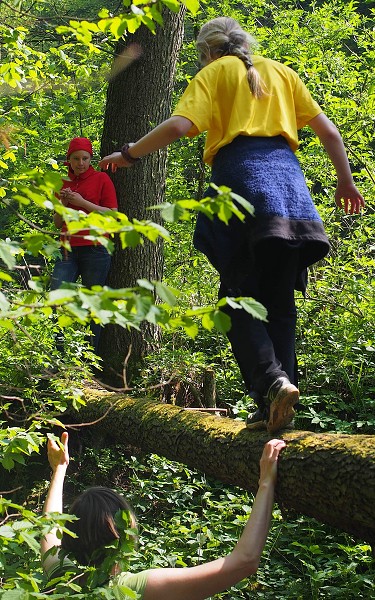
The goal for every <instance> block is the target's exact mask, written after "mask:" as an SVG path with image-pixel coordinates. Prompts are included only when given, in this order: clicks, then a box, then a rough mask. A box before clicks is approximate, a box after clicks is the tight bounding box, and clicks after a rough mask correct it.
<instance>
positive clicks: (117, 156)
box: [99, 152, 133, 173]
mask: <svg viewBox="0 0 375 600" xmlns="http://www.w3.org/2000/svg"><path fill="white" fill-rule="evenodd" d="M109 165H111V171H112V173H115V172H116V171H117V169H118V167H132V166H133V165H132V163H130V162H128V161H127V160H125V158H124V157H123V156H122V154H121V152H112V154H109V155H108V156H105V157H104V158H102V160H100V161H99V167H100V168H101V169H104V170H105V171H107V169H108V167H109Z"/></svg>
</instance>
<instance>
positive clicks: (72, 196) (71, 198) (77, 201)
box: [64, 188, 86, 206]
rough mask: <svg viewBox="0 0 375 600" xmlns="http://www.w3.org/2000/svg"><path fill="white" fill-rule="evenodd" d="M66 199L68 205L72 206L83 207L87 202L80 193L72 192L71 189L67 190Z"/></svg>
mask: <svg viewBox="0 0 375 600" xmlns="http://www.w3.org/2000/svg"><path fill="white" fill-rule="evenodd" d="M65 191H66V194H65V196H64V198H65V199H66V200H67V201H68V204H71V205H72V206H83V204H84V203H85V202H86V200H85V199H84V198H83V197H82V196H81V194H79V193H78V192H72V190H71V189H70V188H67V189H66V190H65Z"/></svg>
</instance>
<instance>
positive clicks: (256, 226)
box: [100, 17, 364, 433]
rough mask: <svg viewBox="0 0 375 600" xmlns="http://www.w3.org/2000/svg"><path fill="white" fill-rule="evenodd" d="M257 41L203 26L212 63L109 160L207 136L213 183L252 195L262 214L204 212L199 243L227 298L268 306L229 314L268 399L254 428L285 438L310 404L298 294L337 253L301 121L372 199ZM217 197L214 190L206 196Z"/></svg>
mask: <svg viewBox="0 0 375 600" xmlns="http://www.w3.org/2000/svg"><path fill="white" fill-rule="evenodd" d="M251 43H252V38H251V36H249V34H248V33H246V32H245V31H244V30H243V29H242V28H241V26H240V25H239V24H238V23H237V21H235V20H234V19H231V18H229V17H219V18H216V19H213V20H212V21H209V22H208V23H206V24H205V25H203V27H202V29H201V30H200V32H199V34H198V38H197V49H198V54H199V58H200V62H201V64H202V65H203V68H202V69H201V71H200V72H199V73H198V74H197V75H196V76H195V77H194V79H193V80H192V81H191V82H190V83H189V85H188V87H187V88H186V90H185V92H184V94H183V96H182V97H181V99H180V101H179V102H178V104H177V107H176V109H175V110H174V112H173V115H172V116H171V117H170V118H169V119H167V120H166V121H164V122H163V123H161V124H160V125H159V126H158V127H156V128H155V129H154V130H152V131H151V132H150V133H148V134H147V135H146V136H144V137H143V138H141V139H140V140H139V141H138V142H136V143H135V144H125V145H124V146H123V148H122V149H121V152H114V153H113V154H111V155H110V156H106V157H105V158H103V159H102V160H101V162H100V166H101V167H102V168H107V167H108V165H109V164H111V165H112V169H113V170H116V169H117V167H130V166H132V165H133V164H134V163H136V162H137V161H138V160H139V159H140V157H142V156H144V155H146V154H148V153H150V152H154V151H155V150H158V149H159V148H162V147H164V146H166V145H168V144H170V143H171V142H173V141H174V140H176V139H178V138H180V137H182V136H184V135H187V136H195V135H197V134H198V133H200V132H207V136H206V144H205V149H204V160H205V162H206V163H207V164H209V165H212V173H211V182H213V183H215V184H216V185H218V186H221V185H225V186H227V187H229V188H231V190H232V191H233V192H235V193H237V194H239V195H240V196H242V197H244V198H245V199H246V200H248V201H249V202H250V203H251V204H252V205H253V206H254V209H255V218H253V217H252V216H249V215H247V216H246V219H245V220H244V221H240V220H239V219H238V218H236V217H232V218H231V219H230V222H229V225H228V226H226V225H225V224H224V223H223V222H222V221H219V219H217V218H215V219H213V220H212V221H211V220H210V219H208V218H207V217H205V216H204V215H202V214H199V216H198V219H197V226H196V230H195V235H194V244H195V246H196V248H198V249H199V250H201V251H202V252H204V253H205V254H206V256H207V257H208V259H209V260H210V262H211V263H212V264H213V266H214V267H215V268H216V269H217V271H218V272H219V274H220V282H221V285H220V291H219V295H220V297H226V296H229V297H239V296H250V297H253V298H255V299H256V300H258V301H259V302H261V303H262V304H263V305H264V306H265V307H266V308H267V313H268V316H267V322H262V321H260V320H257V319H254V318H253V317H252V316H251V315H250V314H248V313H247V312H246V311H244V310H236V309H233V308H231V307H229V306H227V308H226V309H225V310H226V312H227V313H228V314H229V315H230V317H231V329H230V331H229V333H228V337H229V340H230V342H231V345H232V349H233V353H234V355H235V357H236V360H237V362H238V365H239V367H240V369H241V373H242V376H243V379H244V382H245V385H246V387H247V389H248V391H249V393H250V394H251V395H252V396H253V398H254V400H255V402H256V404H257V406H258V409H257V410H256V411H255V413H254V414H252V415H249V418H248V423H247V424H248V427H249V428H253V429H257V428H258V429H260V428H267V430H268V432H269V433H274V432H275V431H278V430H279V429H281V428H283V427H286V426H287V425H289V424H290V422H291V421H292V419H293V415H294V406H295V405H296V404H297V403H298V399H299V391H298V378H297V366H296V365H297V363H296V357H295V329H296V307H295V300H294V290H295V289H298V290H301V291H302V292H305V289H306V282H307V267H308V266H310V265H312V264H313V263H314V262H316V261H318V260H320V259H321V258H323V257H324V256H325V255H326V254H327V252H328V251H329V243H328V239H327V236H326V234H325V231H324V227H323V223H322V221H321V218H320V216H319V214H318V212H317V210H316V208H315V206H314V203H313V201H312V198H311V195H310V193H309V190H308V188H307V186H306V183H305V179H304V177H303V174H302V171H301V168H300V165H299V162H298V160H297V158H296V156H295V154H294V152H295V150H296V149H297V147H298V130H299V129H300V128H301V127H304V126H305V125H309V126H310V127H311V128H312V129H313V131H314V132H315V133H316V134H317V136H318V137H319V138H320V140H321V142H322V144H323V146H324V148H325V149H326V151H327V153H328V155H329V157H330V159H331V161H332V163H333V165H334V167H335V170H336V173H337V188H336V193H335V201H336V204H337V206H339V207H341V208H344V209H345V212H350V213H352V214H353V213H359V212H360V211H361V209H362V207H363V206H364V200H363V198H362V196H361V194H360V193H359V191H358V190H357V188H356V187H355V185H354V182H353V177H352V174H351V171H350V166H349V161H348V158H347V154H346V151H345V147H344V144H343V141H342V138H341V135H340V133H339V132H338V130H337V128H336V127H335V125H334V124H333V123H332V122H331V121H330V120H329V119H328V118H327V117H326V116H325V114H324V113H323V112H322V110H321V109H320V107H319V105H318V104H317V103H316V102H315V101H314V100H313V99H312V97H311V95H310V93H309V91H308V90H307V88H306V86H305V85H304V84H303V82H302V81H301V80H300V78H299V77H298V75H297V74H296V73H295V72H294V71H292V69H290V68H288V67H287V66H285V65H282V64H281V63H278V62H276V61H273V60H270V59H266V58H262V57H260V56H252V55H251V53H250V48H251ZM215 194H216V192H215V191H214V190H213V188H212V187H211V188H209V190H208V191H207V195H210V196H213V195H215Z"/></svg>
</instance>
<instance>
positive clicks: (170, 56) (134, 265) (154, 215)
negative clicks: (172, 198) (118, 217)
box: [100, 9, 184, 371]
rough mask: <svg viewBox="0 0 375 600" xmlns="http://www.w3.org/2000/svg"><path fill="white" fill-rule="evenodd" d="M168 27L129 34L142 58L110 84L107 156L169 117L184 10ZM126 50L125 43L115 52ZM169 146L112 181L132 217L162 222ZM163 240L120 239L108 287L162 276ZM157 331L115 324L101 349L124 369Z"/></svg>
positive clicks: (167, 19) (170, 17) (170, 16)
mask: <svg viewBox="0 0 375 600" xmlns="http://www.w3.org/2000/svg"><path fill="white" fill-rule="evenodd" d="M163 17H164V26H163V27H159V26H158V28H157V31H156V34H155V35H153V34H152V33H151V32H150V31H149V30H148V29H147V28H146V27H145V26H142V27H140V29H139V30H138V31H137V32H136V33H135V34H134V35H132V36H130V35H129V36H128V37H127V45H129V44H131V43H137V44H138V45H139V46H140V47H141V50H142V55H141V57H140V58H139V59H138V60H137V61H135V62H133V64H132V65H131V66H130V67H129V68H127V69H125V70H123V71H122V72H120V73H119V74H118V75H117V76H116V77H115V78H114V79H113V80H111V82H110V83H109V86H108V92H107V104H106V111H105V119H104V132H103V138H102V147H101V152H102V155H106V154H109V153H111V152H113V151H114V150H118V149H119V148H121V146H122V145H123V144H124V143H125V142H135V141H137V140H138V139H139V138H140V137H142V136H144V135H145V134H146V133H148V132H149V131H150V130H151V129H152V128H153V127H154V126H155V125H157V124H159V123H160V122H161V121H163V120H164V119H166V118H168V117H169V116H170V105H171V96H172V90H173V77H174V72H175V67H176V63H177V57H178V52H179V50H180V47H181V43H182V38H183V20H184V9H181V11H180V12H179V13H178V14H175V13H173V12H171V11H169V10H167V9H165V10H164V11H163ZM123 50H124V44H123V42H121V43H119V44H118V46H117V48H116V54H120V53H121V52H122V51H123ZM165 175H166V149H163V150H161V151H159V152H155V153H153V154H152V155H149V156H147V157H144V158H143V159H142V160H141V161H139V163H137V164H136V165H135V166H133V167H131V168H129V169H120V170H118V171H117V173H115V174H114V175H113V176H112V177H113V181H114V183H115V186H116V190H117V196H118V201H119V210H120V211H122V212H124V213H126V214H127V216H128V217H129V218H130V219H134V218H135V219H149V220H153V221H158V220H159V213H158V211H150V210H147V209H148V207H150V206H153V205H157V204H160V203H161V202H163V200H164V187H165ZM162 273H163V248H162V244H161V243H157V244H153V243H151V242H147V241H145V243H144V244H143V245H139V246H137V247H136V248H126V249H124V250H123V249H121V247H120V244H119V241H118V240H117V242H116V252H115V254H114V256H113V260H112V267H111V271H110V274H109V279H108V285H110V286H111V287H114V288H121V287H129V286H133V285H135V284H136V281H137V279H142V278H145V279H149V280H152V279H154V280H161V279H162ZM157 335H158V334H157V331H156V330H155V328H153V327H152V326H151V325H148V324H145V325H144V327H143V329H142V331H141V332H137V331H135V330H131V331H127V330H126V329H123V328H121V327H118V326H110V327H108V328H106V330H105V331H104V332H103V336H102V339H101V346H100V353H101V355H102V356H103V357H105V358H106V361H107V362H108V363H109V364H110V365H111V366H112V367H113V368H114V369H115V370H120V371H121V367H122V363H123V360H124V357H125V356H126V355H127V353H128V350H129V346H130V344H131V357H130V359H131V362H134V361H135V362H136V361H138V360H139V359H140V358H141V357H142V356H143V355H144V354H145V353H146V352H147V351H148V350H149V349H150V346H152V342H153V340H154V339H155V336H157Z"/></svg>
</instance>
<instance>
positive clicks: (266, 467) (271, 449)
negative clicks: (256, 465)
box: [259, 439, 286, 485]
mask: <svg viewBox="0 0 375 600" xmlns="http://www.w3.org/2000/svg"><path fill="white" fill-rule="evenodd" d="M285 446H286V443H285V442H284V440H276V439H275V440H270V441H269V442H267V444H266V445H265V446H264V448H263V453H262V456H261V459H260V477H259V485H261V484H262V483H266V482H269V483H271V484H273V485H275V484H276V477H277V459H278V457H279V454H280V452H281V450H282V449H283V448H285Z"/></svg>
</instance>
